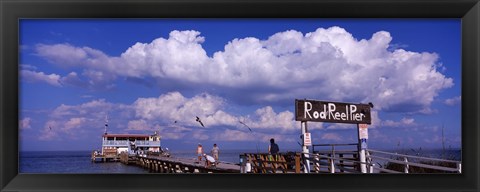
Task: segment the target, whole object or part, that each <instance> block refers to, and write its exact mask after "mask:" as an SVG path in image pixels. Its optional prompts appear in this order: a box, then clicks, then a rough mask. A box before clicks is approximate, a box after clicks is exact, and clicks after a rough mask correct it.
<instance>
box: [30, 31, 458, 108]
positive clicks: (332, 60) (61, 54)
mask: <svg viewBox="0 0 480 192" xmlns="http://www.w3.org/2000/svg"><path fill="white" fill-rule="evenodd" d="M209 38H215V37H209ZM392 39H393V37H392V36H391V35H390V33H388V32H386V31H379V32H377V33H374V34H373V35H372V37H371V38H370V39H361V40H357V39H355V37H354V36H353V35H352V34H351V33H349V32H347V31H346V30H345V29H343V28H341V27H331V28H327V29H324V28H319V29H317V30H316V31H314V32H310V33H306V34H303V33H301V32H298V31H295V30H290V31H285V32H279V33H276V34H273V35H272V36H270V37H269V38H268V39H266V40H261V39H257V38H255V37H248V38H243V39H233V40H232V41H230V42H229V43H228V44H227V45H225V48H224V50H223V51H218V52H215V53H214V54H213V56H212V57H209V56H207V54H206V51H205V50H204V49H203V48H202V46H201V44H202V43H203V42H204V41H205V38H204V37H202V36H200V32H198V31H172V32H171V33H170V36H169V37H168V38H158V39H155V40H153V41H152V42H150V43H136V44H135V45H133V46H132V47H130V48H128V49H127V50H126V51H125V52H124V53H122V54H121V55H120V56H117V57H115V56H108V55H106V54H104V53H103V52H102V51H100V50H95V49H93V48H89V47H75V46H73V45H69V44H56V45H44V44H42V45H38V46H37V53H38V55H40V56H42V57H44V58H46V59H47V60H49V61H50V62H52V63H55V64H57V65H63V66H64V67H82V68H84V69H85V71H95V72H96V73H95V74H102V75H101V76H99V75H92V73H87V72H84V74H83V75H84V76H86V77H87V78H89V79H92V81H91V83H94V84H101V83H102V82H103V81H104V85H111V82H112V80H113V79H115V78H116V77H118V76H123V77H132V78H156V79H158V82H162V83H163V84H165V85H168V84H176V83H183V84H182V85H183V86H187V88H188V89H191V90H196V89H197V87H200V86H202V85H207V86H213V87H217V88H220V89H216V90H222V91H224V92H225V91H226V92H230V95H229V96H231V98H233V99H234V101H237V102H242V101H247V102H250V103H268V102H283V103H288V102H292V100H293V99H295V98H314V99H325V100H326V99H328V100H336V101H351V102H373V103H374V104H375V106H376V109H379V110H383V109H384V110H389V111H401V112H425V111H431V109H430V105H431V103H432V101H433V100H434V98H435V97H436V96H437V95H438V93H439V91H441V90H442V89H445V88H449V87H451V86H453V80H452V79H451V78H447V77H445V75H443V74H442V73H440V72H439V71H438V70H437V69H436V68H437V67H438V66H440V64H439V61H438V60H439V56H438V55H437V54H435V53H426V52H424V53H418V52H411V51H407V50H403V49H394V50H389V47H390V43H391V41H392ZM105 82H107V83H105ZM238 93H242V95H241V97H240V96H238V95H239V94H238ZM225 94H228V93H225Z"/></svg>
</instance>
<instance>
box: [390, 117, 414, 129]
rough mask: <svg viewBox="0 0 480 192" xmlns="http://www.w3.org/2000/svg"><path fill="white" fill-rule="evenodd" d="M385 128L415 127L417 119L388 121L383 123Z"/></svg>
mask: <svg viewBox="0 0 480 192" xmlns="http://www.w3.org/2000/svg"><path fill="white" fill-rule="evenodd" d="M382 125H383V126H386V127H405V126H415V125H417V123H415V119H413V118H402V119H401V120H400V121H392V120H386V121H383V122H382Z"/></svg>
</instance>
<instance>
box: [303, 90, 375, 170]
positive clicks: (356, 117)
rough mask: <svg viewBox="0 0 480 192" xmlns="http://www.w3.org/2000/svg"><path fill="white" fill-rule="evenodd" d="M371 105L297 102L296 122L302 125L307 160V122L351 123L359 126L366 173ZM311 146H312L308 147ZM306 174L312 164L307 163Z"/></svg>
mask: <svg viewBox="0 0 480 192" xmlns="http://www.w3.org/2000/svg"><path fill="white" fill-rule="evenodd" d="M372 106H373V105H371V104H354V103H340V102H330V101H317V100H307V99H303V100H299V99H296V100H295V120H296V121H300V122H301V123H302V138H303V140H304V141H303V145H302V149H303V154H304V155H305V157H306V159H307V158H308V157H309V156H308V154H309V150H308V146H310V145H311V138H309V140H310V143H309V142H307V140H306V139H307V138H306V134H307V133H308V129H307V121H314V122H328V123H350V124H357V131H358V146H359V156H360V162H362V163H361V165H360V169H361V171H362V173H366V172H367V171H366V157H365V151H366V149H367V139H368V130H367V127H368V124H371V122H372V117H371V114H370V109H371V107H372ZM307 144H310V145H307ZM304 172H305V173H308V172H310V163H309V161H308V160H306V162H305V167H304Z"/></svg>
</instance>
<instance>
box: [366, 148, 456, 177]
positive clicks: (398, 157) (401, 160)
mask: <svg viewBox="0 0 480 192" xmlns="http://www.w3.org/2000/svg"><path fill="white" fill-rule="evenodd" d="M377 154H378V155H377ZM382 155H383V156H382ZM367 158H368V160H367V162H369V165H370V166H372V164H373V163H371V162H372V161H373V160H381V161H384V162H386V163H395V164H400V165H403V171H402V172H400V171H399V170H389V169H384V168H380V167H373V166H372V168H374V169H377V170H379V171H383V172H389V173H409V172H411V171H410V170H411V168H412V167H421V168H426V169H432V170H438V171H445V172H452V173H455V172H457V173H462V162H461V161H454V160H445V159H437V158H429V157H419V156H412V155H403V154H398V153H390V152H384V151H377V150H372V149H369V150H367ZM425 162H432V163H428V164H427V163H425ZM433 162H443V163H451V164H455V165H456V167H447V166H439V165H434V164H433Z"/></svg>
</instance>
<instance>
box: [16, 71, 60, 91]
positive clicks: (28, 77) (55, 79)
mask: <svg viewBox="0 0 480 192" xmlns="http://www.w3.org/2000/svg"><path fill="white" fill-rule="evenodd" d="M20 77H21V78H22V80H25V81H27V82H45V83H48V84H50V85H53V86H56V87H61V86H62V84H61V83H60V75H57V74H54V73H52V74H50V75H47V74H45V73H43V72H36V71H30V70H21V71H20Z"/></svg>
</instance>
